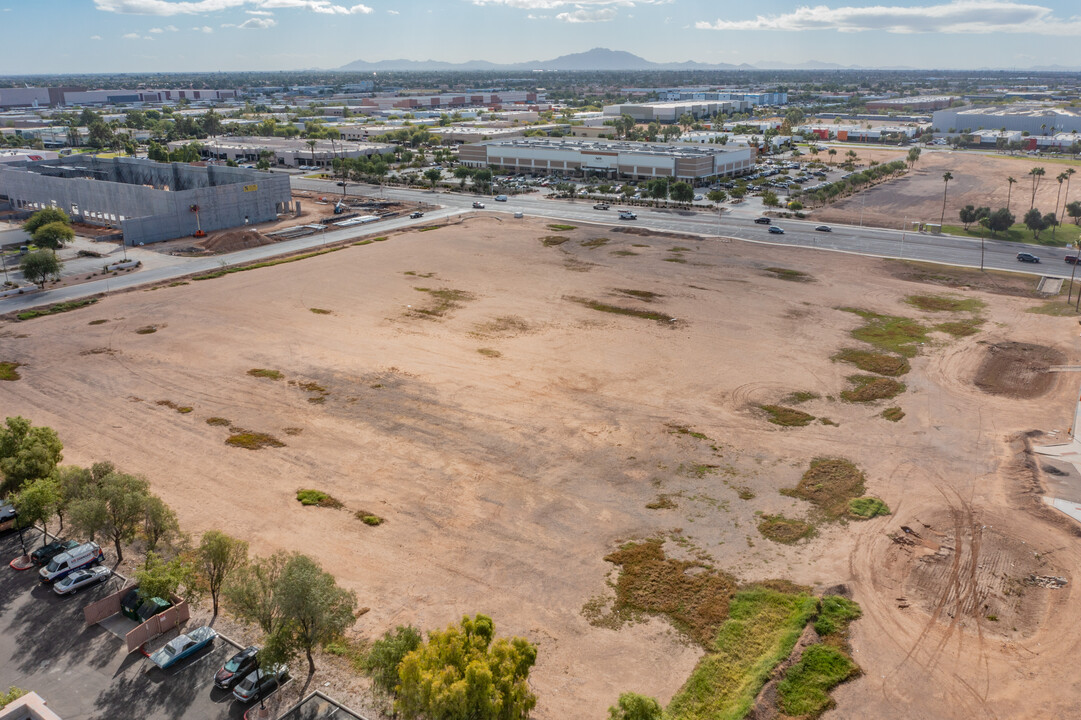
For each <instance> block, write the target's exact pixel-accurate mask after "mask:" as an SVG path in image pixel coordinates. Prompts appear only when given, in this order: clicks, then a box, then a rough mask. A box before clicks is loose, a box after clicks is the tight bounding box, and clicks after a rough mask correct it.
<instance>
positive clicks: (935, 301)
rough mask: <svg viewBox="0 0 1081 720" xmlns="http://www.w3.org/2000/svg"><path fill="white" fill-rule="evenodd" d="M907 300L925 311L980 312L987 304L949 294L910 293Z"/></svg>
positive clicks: (975, 299)
mask: <svg viewBox="0 0 1081 720" xmlns="http://www.w3.org/2000/svg"><path fill="white" fill-rule="evenodd" d="M905 302H906V303H908V304H909V305H911V306H912V307H914V308H917V309H919V310H923V311H924V312H972V313H974V312H979V311H980V310H982V309H983V308H984V306H985V303H984V302H983V300H979V299H977V298H958V297H951V296H949V295H909V296H908V297H906V298H905Z"/></svg>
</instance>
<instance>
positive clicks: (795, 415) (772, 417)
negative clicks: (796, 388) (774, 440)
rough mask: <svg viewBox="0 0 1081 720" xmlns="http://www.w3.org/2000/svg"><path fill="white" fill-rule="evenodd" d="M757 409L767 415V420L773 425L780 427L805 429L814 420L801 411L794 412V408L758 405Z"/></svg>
mask: <svg viewBox="0 0 1081 720" xmlns="http://www.w3.org/2000/svg"><path fill="white" fill-rule="evenodd" d="M758 407H759V409H761V410H765V411H766V412H767V413H769V418H767V419H768V420H769V421H770V422H771V423H773V424H774V425H781V426H784V427H805V426H807V425H810V424H811V421H812V420H814V419H815V416H814V415H809V414H807V413H805V412H803V411H802V410H796V409H795V408H790V407H784V406H783V405H759V406H758Z"/></svg>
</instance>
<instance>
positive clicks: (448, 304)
mask: <svg viewBox="0 0 1081 720" xmlns="http://www.w3.org/2000/svg"><path fill="white" fill-rule="evenodd" d="M413 289H414V290H416V291H417V292H422V293H427V294H428V296H429V297H431V298H432V303H431V305H429V306H428V307H423V308H412V314H414V315H417V316H419V317H423V318H429V319H431V318H441V317H443V316H445V315H446V314H447V313H449V312H450V311H451V310H457V309H458V308H460V307H462V303H463V302H467V301H469V300H474V299H475V298H476V296H475V295H474V294H473V293H471V292H466V291H465V290H452V289H450V288H426V287H417V288H413Z"/></svg>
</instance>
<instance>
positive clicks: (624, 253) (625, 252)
mask: <svg viewBox="0 0 1081 720" xmlns="http://www.w3.org/2000/svg"><path fill="white" fill-rule="evenodd" d="M608 254H609V255H616V256H618V257H634V256H636V255H638V253H636V252H631V251H630V250H613V251H612V252H610V253H608Z"/></svg>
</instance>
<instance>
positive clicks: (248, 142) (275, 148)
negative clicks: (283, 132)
mask: <svg viewBox="0 0 1081 720" xmlns="http://www.w3.org/2000/svg"><path fill="white" fill-rule="evenodd" d="M188 142H189V141H183V140H182V141H177V142H171V143H169V148H170V149H173V150H175V149H176V148H178V147H181V146H183V145H186V144H187V143H188ZM201 152H202V154H203V157H205V158H213V159H215V160H233V161H235V162H238V163H241V164H244V163H256V162H259V154H260V153H262V152H269V153H271V154H272V157H271V158H270V164H271V165H273V166H277V167H293V168H295V167H300V166H306V167H330V166H331V164H332V161H333V160H334V158H356V157H367V156H370V155H386V154H389V153H392V152H394V146H393V145H385V144H382V143H357V142H345V141H338V140H334V141H331V140H316V141H315V147H314V148H313V147H311V146H309V145H308V141H307V140H299V139H295V138H277V137H257V136H253V137H224V136H223V137H217V138H213V139H210V140H204V141H202V150H201Z"/></svg>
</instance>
